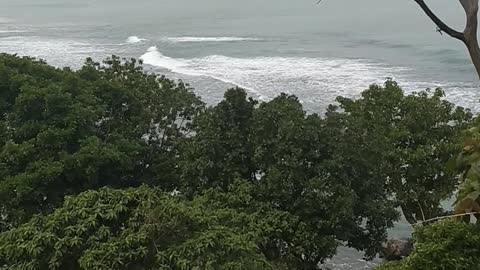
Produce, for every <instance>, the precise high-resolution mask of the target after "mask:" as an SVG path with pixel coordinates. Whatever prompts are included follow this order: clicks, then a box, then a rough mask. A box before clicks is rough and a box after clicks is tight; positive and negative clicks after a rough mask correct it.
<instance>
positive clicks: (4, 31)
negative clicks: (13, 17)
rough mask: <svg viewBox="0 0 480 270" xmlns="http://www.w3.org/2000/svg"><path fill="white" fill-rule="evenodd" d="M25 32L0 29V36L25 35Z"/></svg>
mask: <svg viewBox="0 0 480 270" xmlns="http://www.w3.org/2000/svg"><path fill="white" fill-rule="evenodd" d="M25 32H27V31H25V30H4V29H0V34H13V33H25Z"/></svg>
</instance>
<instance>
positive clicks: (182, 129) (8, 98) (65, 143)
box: [0, 55, 203, 223]
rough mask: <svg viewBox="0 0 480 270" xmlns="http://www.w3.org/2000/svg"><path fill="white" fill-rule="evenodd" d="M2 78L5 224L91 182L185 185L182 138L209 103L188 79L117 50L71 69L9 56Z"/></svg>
mask: <svg viewBox="0 0 480 270" xmlns="http://www.w3.org/2000/svg"><path fill="white" fill-rule="evenodd" d="M0 81H1V83H0V87H1V88H0V93H2V102H1V105H0V110H1V115H0V126H1V127H2V129H1V132H0V143H1V145H0V213H1V216H2V217H5V222H6V220H10V222H14V223H15V222H16V221H18V222H21V221H23V220H25V219H28V218H29V217H30V216H31V215H32V214H35V213H39V212H43V211H49V210H50V209H52V208H54V207H56V206H58V205H60V204H61V202H62V200H63V197H64V196H65V195H69V194H78V193H80V192H82V191H85V190H88V189H95V188H99V187H103V186H111V187H129V186H138V185H140V184H141V183H146V182H147V183H152V184H155V185H158V186H161V187H163V188H165V189H167V190H168V189H173V188H174V187H176V183H175V181H176V178H175V177H176V175H177V173H176V172H175V171H176V164H175V161H174V158H175V156H176V155H177V154H176V152H177V143H176V142H177V140H178V139H180V138H182V137H184V136H185V135H186V134H187V133H188V132H189V131H190V128H189V122H190V120H191V119H192V118H193V116H195V115H196V114H197V112H198V111H199V110H200V109H201V108H202V106H203V104H202V103H201V102H200V100H199V99H198V98H197V97H196V96H195V95H194V94H193V93H192V92H191V89H190V88H189V87H188V86H187V85H185V84H183V83H181V82H180V83H178V84H177V83H175V82H173V81H171V80H168V79H166V78H164V77H159V76H157V75H153V74H152V75H149V74H146V73H145V72H144V71H143V70H142V67H141V66H140V65H138V64H137V63H136V61H135V60H129V61H126V60H121V59H119V58H118V57H113V58H111V59H108V60H106V61H105V62H104V63H103V64H100V63H95V62H93V61H92V60H87V62H86V63H85V66H84V67H82V68H81V69H80V70H78V71H71V70H69V69H64V70H60V69H55V68H53V67H50V66H48V65H46V64H45V63H44V62H41V61H36V60H33V59H29V58H18V57H15V56H9V55H0ZM7 223H8V222H7Z"/></svg>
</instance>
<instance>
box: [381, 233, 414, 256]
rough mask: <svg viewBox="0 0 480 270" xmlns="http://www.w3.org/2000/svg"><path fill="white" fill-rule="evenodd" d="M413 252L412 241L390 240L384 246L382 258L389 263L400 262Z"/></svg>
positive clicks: (405, 239)
mask: <svg viewBox="0 0 480 270" xmlns="http://www.w3.org/2000/svg"><path fill="white" fill-rule="evenodd" d="M412 251H413V242H412V239H408V238H403V239H390V240H388V241H387V242H386V243H385V244H384V245H383V247H382V252H381V254H380V257H381V258H383V259H385V260H387V261H398V260H401V259H403V258H405V257H407V256H408V255H410V253H412Z"/></svg>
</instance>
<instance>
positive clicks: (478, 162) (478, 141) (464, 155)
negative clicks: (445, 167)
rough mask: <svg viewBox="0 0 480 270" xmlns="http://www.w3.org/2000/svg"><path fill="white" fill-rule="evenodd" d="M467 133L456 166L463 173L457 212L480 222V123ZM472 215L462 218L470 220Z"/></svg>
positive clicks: (456, 206)
mask: <svg viewBox="0 0 480 270" xmlns="http://www.w3.org/2000/svg"><path fill="white" fill-rule="evenodd" d="M478 121H479V120H478V119H477V123H476V125H475V127H472V128H471V129H469V130H468V131H467V132H466V134H465V137H466V138H465V144H464V148H463V151H462V152H461V153H460V154H459V155H458V157H457V159H456V168H457V170H459V171H460V172H461V173H462V174H461V185H460V189H459V192H458V195H457V200H456V202H455V213H456V214H457V215H460V214H469V213H473V215H475V216H476V218H477V223H478V224H480V123H478ZM470 218H471V215H465V216H462V217H461V219H463V220H465V221H467V222H468V221H470Z"/></svg>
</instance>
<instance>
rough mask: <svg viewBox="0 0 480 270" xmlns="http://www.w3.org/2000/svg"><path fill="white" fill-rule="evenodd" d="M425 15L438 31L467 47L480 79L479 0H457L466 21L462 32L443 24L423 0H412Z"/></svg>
mask: <svg viewBox="0 0 480 270" xmlns="http://www.w3.org/2000/svg"><path fill="white" fill-rule="evenodd" d="M414 1H415V2H417V4H418V5H419V6H420V8H421V9H422V10H423V11H424V12H425V14H427V16H428V17H429V18H430V19H431V20H432V21H433V22H434V23H435V24H436V25H437V27H438V29H439V31H440V32H445V33H446V34H448V35H449V36H451V37H453V38H456V39H458V40H461V41H462V42H463V43H464V44H465V45H466V46H467V49H468V52H469V54H470V59H471V60H472V63H473V65H474V67H475V70H476V71H477V75H478V77H479V79H480V47H479V45H478V38H477V29H478V1H479V0H459V1H460V4H461V5H462V7H463V9H464V10H465V16H466V19H467V23H466V26H465V30H464V31H463V32H458V31H455V30H454V29H452V28H451V27H449V26H448V25H447V24H445V23H444V22H443V21H442V20H441V19H440V18H438V17H437V16H436V15H435V13H433V11H432V10H431V9H430V8H429V7H428V6H427V4H426V3H425V1H424V0H414Z"/></svg>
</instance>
